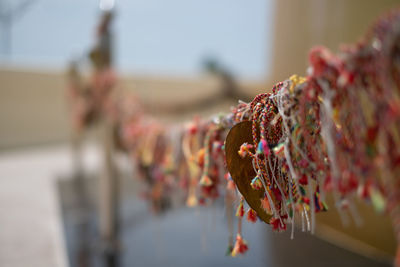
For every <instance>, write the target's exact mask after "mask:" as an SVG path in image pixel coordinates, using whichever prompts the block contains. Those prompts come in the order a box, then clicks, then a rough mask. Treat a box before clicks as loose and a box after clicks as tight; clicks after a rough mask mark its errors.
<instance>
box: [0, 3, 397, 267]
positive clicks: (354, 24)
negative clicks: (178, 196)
mask: <svg viewBox="0 0 400 267" xmlns="http://www.w3.org/2000/svg"><path fill="white" fill-rule="evenodd" d="M396 6H398V1H396V0H380V1H377V0H338V1H329V0H303V1H296V0H293V1H291V0H279V1H278V0H253V1H244V0H238V1H229V0H213V1H211V0H203V1H192V0H146V1H140V0H102V1H99V0H84V1H82V0H68V1H66V0H0V125H1V126H0V207H1V209H0V210H1V213H0V266H159V265H164V266H189V265H190V266H207V265H212V266H228V265H229V266H242V265H243V266H244V265H250V264H252V265H254V266H293V265H294V264H296V265H298V266H303V265H307V266H321V265H324V266H338V265H339V264H340V265H342V266H390V263H391V259H392V257H393V255H394V253H395V252H394V251H395V240H394V237H393V234H392V229H391V225H390V221H389V219H388V218H385V217H382V216H379V217H378V216H377V215H375V214H374V213H373V211H371V210H370V208H369V207H367V206H363V205H361V204H360V207H359V209H360V213H361V215H362V217H363V218H364V223H363V224H362V226H360V227H356V226H355V225H350V226H348V227H343V226H342V224H341V223H340V219H339V216H338V215H337V213H336V212H335V211H334V210H333V209H331V211H330V212H328V213H327V214H323V215H320V216H318V224H317V234H316V235H315V236H311V235H310V234H302V233H301V231H297V234H296V235H295V240H294V241H292V240H290V238H289V237H288V235H286V234H275V233H272V232H271V231H270V229H269V227H267V226H265V225H263V224H262V223H260V222H258V223H257V224H256V225H255V226H250V225H247V224H246V225H245V229H244V233H245V238H246V239H247V240H248V241H249V244H250V251H249V253H248V254H247V255H246V256H244V257H243V258H238V259H236V258H235V259H232V258H229V257H225V256H224V253H225V249H226V240H227V236H228V233H227V230H226V226H225V225H226V218H225V217H224V215H223V203H219V204H218V203H217V204H216V206H215V207H212V208H208V209H194V210H193V209H188V208H185V207H179V208H175V209H173V210H172V211H170V212H168V213H166V214H165V215H163V216H154V215H152V214H151V213H149V212H148V208H147V207H146V204H145V203H144V202H142V201H141V200H140V199H139V198H138V196H137V192H138V191H139V189H138V188H139V187H140V185H139V184H137V182H135V181H133V180H132V179H131V177H130V176H129V173H130V169H129V168H130V166H129V164H128V163H127V159H126V158H124V157H121V158H119V159H118V165H121V168H120V169H122V170H124V171H122V173H121V175H120V177H121V182H120V186H121V190H120V191H121V192H120V197H119V199H120V201H119V202H118V203H119V204H118V210H119V213H118V214H119V217H118V225H119V231H118V232H119V238H118V245H117V247H118V255H117V258H118V260H116V261H112V262H110V261H107V260H104V257H102V256H101V254H102V253H103V254H104V251H107V249H108V248H107V246H106V247H104V244H103V243H102V242H101V240H99V234H98V228H99V227H98V224H99V219H98V214H97V210H98V209H97V206H98V203H99V201H100V200H99V199H100V198H101V197H102V195H101V194H100V193H99V192H98V190H97V189H98V181H97V178H96V177H97V176H98V173H99V169H101V165H102V150H101V149H102V148H101V146H99V145H98V140H97V139H96V133H95V131H96V130H93V131H89V133H85V138H84V142H83V144H82V149H81V150H82V155H81V157H82V160H81V163H80V164H81V165H82V166H83V167H82V169H83V173H81V176H83V177H85V178H84V182H83V183H79V184H76V183H75V182H76V179H75V178H74V175H75V174H74V168H75V164H76V162H75V161H74V159H73V156H72V154H73V153H74V150H73V149H71V143H72V140H73V131H72V128H71V122H70V115H69V110H68V105H67V100H66V98H67V97H66V87H67V75H66V72H67V68H68V64H69V63H70V62H71V61H72V60H81V59H84V58H85V57H87V54H88V51H89V49H90V48H91V47H92V46H93V45H94V43H95V42H96V34H95V29H96V27H97V24H98V22H99V19H100V16H101V14H102V12H104V11H105V10H109V9H112V10H113V13H114V15H115V17H114V21H113V25H112V43H113V59H114V60H113V65H114V68H115V70H116V73H117V75H118V87H121V88H124V89H126V90H130V91H132V92H134V93H135V94H136V95H137V96H138V97H139V98H140V99H141V100H142V101H143V102H144V103H146V105H147V106H148V107H149V108H148V111H149V112H150V113H154V115H156V116H157V118H159V119H160V120H163V121H166V122H172V121H174V122H180V121H181V122H182V121H185V120H187V119H190V118H192V117H193V115H194V114H201V115H202V116H209V115H211V114H215V113H218V112H220V111H229V107H230V106H232V105H234V104H235V103H236V102H234V101H232V100H229V99H228V100H227V101H225V100H221V101H220V102H218V103H217V104H216V105H214V106H212V107H207V108H205V109H197V110H193V111H188V112H184V113H181V114H179V115H177V114H166V113H162V112H159V111H157V107H158V106H159V105H160V104H165V103H167V104H168V105H170V106H174V105H179V104H181V103H187V102H192V101H196V100H197V99H203V98H207V97H210V96H212V95H213V94H215V93H217V92H219V91H221V90H224V88H226V87H227V86H228V87H229V86H230V87H235V88H236V89H235V90H237V91H238V92H239V93H240V94H242V95H244V96H255V95H256V94H258V93H262V92H266V91H269V90H270V88H271V87H272V86H273V84H275V83H276V82H278V81H282V80H284V79H286V78H288V77H289V76H290V75H292V74H294V73H296V74H299V75H305V73H306V70H307V65H308V63H307V55H308V51H309V50H310V48H311V47H312V46H314V45H325V46H327V47H328V48H330V49H332V50H333V51H337V50H338V48H339V46H340V45H341V44H345V43H354V42H356V41H357V40H359V38H361V37H362V36H363V35H364V33H366V31H367V30H368V28H369V26H370V25H371V24H372V23H373V22H374V20H375V19H377V17H378V16H379V15H380V14H382V13H384V12H385V11H387V10H390V9H391V8H394V7H396ZM83 72H84V73H89V72H90V67H88V66H86V65H84V67H83ZM239 93H238V94H239ZM240 94H239V95H240ZM99 251H100V252H99Z"/></svg>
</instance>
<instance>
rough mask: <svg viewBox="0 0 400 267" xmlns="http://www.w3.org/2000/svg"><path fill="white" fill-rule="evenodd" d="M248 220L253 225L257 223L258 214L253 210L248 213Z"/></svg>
mask: <svg viewBox="0 0 400 267" xmlns="http://www.w3.org/2000/svg"><path fill="white" fill-rule="evenodd" d="M247 220H248V221H249V222H251V223H255V222H256V221H257V212H256V211H255V210H253V209H252V208H250V209H249V210H248V211H247Z"/></svg>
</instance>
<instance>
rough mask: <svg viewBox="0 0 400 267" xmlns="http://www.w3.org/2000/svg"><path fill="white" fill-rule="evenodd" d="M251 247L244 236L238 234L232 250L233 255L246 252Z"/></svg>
mask: <svg viewBox="0 0 400 267" xmlns="http://www.w3.org/2000/svg"><path fill="white" fill-rule="evenodd" d="M248 249H249V247H248V245H247V242H246V241H245V240H244V239H243V238H242V236H241V235H240V234H237V236H236V242H235V246H234V247H233V250H232V254H231V255H232V257H236V256H237V255H238V254H244V253H246V251H247V250H248Z"/></svg>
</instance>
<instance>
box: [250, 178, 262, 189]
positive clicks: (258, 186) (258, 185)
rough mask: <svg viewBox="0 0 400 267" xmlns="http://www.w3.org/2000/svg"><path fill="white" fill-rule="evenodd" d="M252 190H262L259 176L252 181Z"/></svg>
mask: <svg viewBox="0 0 400 267" xmlns="http://www.w3.org/2000/svg"><path fill="white" fill-rule="evenodd" d="M250 185H251V188H253V189H254V190H260V189H261V188H262V182H261V180H260V178H259V177H258V175H257V176H256V177H254V179H253V180H251V183H250Z"/></svg>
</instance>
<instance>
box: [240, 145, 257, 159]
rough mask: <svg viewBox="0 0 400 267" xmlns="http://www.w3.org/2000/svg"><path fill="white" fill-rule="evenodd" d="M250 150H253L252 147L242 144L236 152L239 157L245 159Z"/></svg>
mask: <svg viewBox="0 0 400 267" xmlns="http://www.w3.org/2000/svg"><path fill="white" fill-rule="evenodd" d="M251 148H253V146H252V145H250V144H248V143H243V144H242V145H241V146H240V149H239V151H238V154H239V156H240V157H242V158H245V157H246V156H247V155H248V154H249V149H251Z"/></svg>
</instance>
